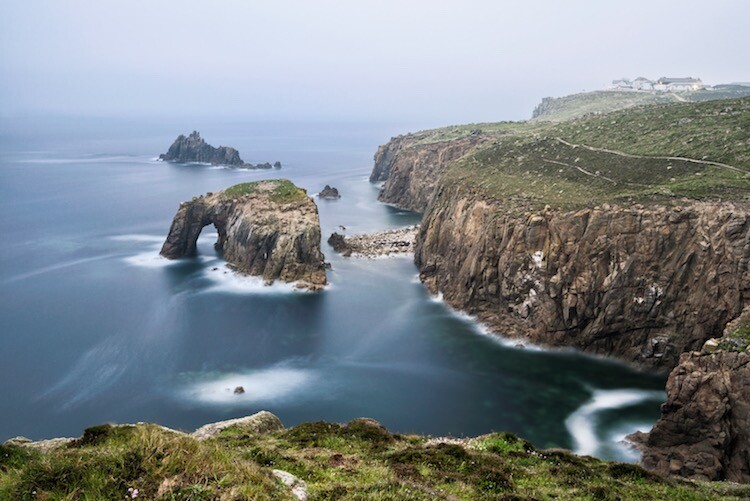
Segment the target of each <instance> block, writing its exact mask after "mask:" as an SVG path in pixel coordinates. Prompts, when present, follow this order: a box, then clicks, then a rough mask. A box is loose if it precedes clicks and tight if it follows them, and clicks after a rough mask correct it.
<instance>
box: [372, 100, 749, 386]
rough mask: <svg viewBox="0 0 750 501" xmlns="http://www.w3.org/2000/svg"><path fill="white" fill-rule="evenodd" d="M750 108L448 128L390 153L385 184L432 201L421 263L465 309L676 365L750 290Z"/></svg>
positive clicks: (383, 171)
mask: <svg viewBox="0 0 750 501" xmlns="http://www.w3.org/2000/svg"><path fill="white" fill-rule="evenodd" d="M749 118H750V101H749V100H747V99H739V100H731V101H718V102H712V103H700V104H692V103H691V104H682V105H669V106H653V107H649V108H638V109H634V110H625V111H620V112H616V113H612V114H608V115H601V116H590V117H586V118H584V119H578V120H574V121H571V122H565V123H561V124H550V123H542V124H530V123H519V124H509V123H505V124H495V125H492V124H482V125H481V126H476V125H472V126H466V127H464V128H459V127H451V128H446V129H438V130H436V131H426V132H422V133H417V134H416V135H409V136H400V137H398V138H395V139H394V140H393V141H392V142H391V143H389V144H387V145H385V146H383V147H381V148H380V149H379V151H378V154H377V155H376V157H375V168H374V171H373V178H374V179H381V180H382V179H383V177H385V178H386V179H385V184H384V185H383V190H382V192H381V194H380V199H381V200H383V201H386V202H391V203H394V204H396V205H398V206H399V207H404V208H409V209H414V210H418V211H424V220H423V224H422V225H421V229H420V232H419V235H418V236H417V241H416V254H415V260H416V263H417V265H418V266H419V268H420V276H421V278H422V280H423V281H424V282H425V284H426V285H427V286H428V288H430V289H431V290H432V292H434V293H442V294H443V297H444V298H445V300H446V301H447V302H448V303H449V304H451V305H452V306H453V307H456V308H459V309H462V310H465V311H467V312H469V313H472V314H475V315H477V316H478V317H479V318H480V319H481V320H483V321H484V322H487V323H488V324H489V325H490V326H491V327H492V328H493V329H494V330H495V331H497V332H499V333H502V334H504V335H509V336H515V337H519V338H525V339H528V340H529V341H531V342H534V343H540V344H546V345H552V346H572V347H576V348H577V349H580V350H583V351H589V352H592V353H597V354H602V355H607V356H612V357H617V358H620V359H623V360H625V361H627V362H630V363H632V364H634V365H637V366H640V367H644V368H648V369H654V370H658V371H662V372H666V371H669V370H671V369H672V368H673V367H674V366H675V365H676V363H677V361H678V359H679V356H680V354H681V353H682V352H684V351H686V350H694V349H697V348H699V347H700V346H701V345H702V344H703V342H704V341H706V340H707V339H709V338H711V337H716V336H717V333H720V332H721V330H722V329H723V326H724V325H725V324H726V322H728V321H729V320H731V319H733V318H734V317H736V316H737V315H739V313H740V312H741V311H742V308H743V307H744V305H745V304H746V302H747V301H748V300H749V299H750V271H748V258H749V257H750V222H749V219H748V217H749V216H750V206H749V205H748V201H747V199H748V195H749V194H750V147H748V144H749V143H748V131H747V128H746V127H745V125H746V123H747V122H748V119H749ZM478 128H481V132H478V131H477V130H478ZM717 130H723V131H724V132H725V137H726V139H725V140H724V142H723V143H721V144H717V142H716V139H715V137H716V136H715V135H713V134H712V133H711V131H717ZM726 131H729V133H726ZM449 159H452V160H449Z"/></svg>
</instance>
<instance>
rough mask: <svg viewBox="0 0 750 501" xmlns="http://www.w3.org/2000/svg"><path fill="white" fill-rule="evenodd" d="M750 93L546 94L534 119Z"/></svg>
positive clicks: (723, 89)
mask: <svg viewBox="0 0 750 501" xmlns="http://www.w3.org/2000/svg"><path fill="white" fill-rule="evenodd" d="M748 96H750V87H745V86H741V85H718V86H716V87H714V88H713V89H711V90H706V89H701V90H696V91H688V92H679V93H677V94H673V93H667V92H643V91H639V92H633V91H610V90H606V91H605V90H602V91H594V92H582V93H580V94H572V95H570V96H564V97H545V98H544V99H543V100H542V102H541V103H539V105H538V106H537V107H536V108H535V109H534V112H533V114H532V120H533V121H548V122H564V121H567V120H572V119H574V118H578V117H581V116H584V115H588V114H603V113H610V112H612V111H617V110H622V109H626V108H633V107H636V106H649V105H654V104H669V103H680V102H701V101H714V100H719V99H732V98H739V97H748Z"/></svg>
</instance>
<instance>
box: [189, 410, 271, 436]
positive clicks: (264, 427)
mask: <svg viewBox="0 0 750 501" xmlns="http://www.w3.org/2000/svg"><path fill="white" fill-rule="evenodd" d="M227 428H237V429H239V430H241V431H243V432H246V433H250V434H263V433H272V432H274V431H281V430H283V429H284V425H283V424H282V423H281V420H280V419H279V418H278V417H277V416H276V415H275V414H272V413H270V412H268V411H260V412H256V413H255V414H253V415H251V416H245V417H241V418H237V419H228V420H226V421H218V422H216V423H209V424H206V425H203V426H201V427H200V428H198V429H197V430H195V431H194V432H193V433H192V435H191V436H192V437H193V438H195V439H197V440H207V439H209V438H213V437H215V436H217V435H218V434H219V433H221V432H222V431H223V430H226V429H227Z"/></svg>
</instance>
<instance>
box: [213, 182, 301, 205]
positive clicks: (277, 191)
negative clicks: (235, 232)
mask: <svg viewBox="0 0 750 501" xmlns="http://www.w3.org/2000/svg"><path fill="white" fill-rule="evenodd" d="M221 195H222V196H223V197H224V198H238V197H242V196H244V195H267V196H268V198H269V199H270V200H271V201H273V202H275V203H278V204H287V203H291V202H296V201H298V200H303V199H304V198H306V197H307V192H306V191H305V190H303V189H302V188H298V187H297V186H295V185H294V183H292V182H291V181H289V180H288V179H272V180H266V181H254V182H251V183H240V184H236V185H234V186H232V187H230V188H227V189H225V190H223V191H222V192H221Z"/></svg>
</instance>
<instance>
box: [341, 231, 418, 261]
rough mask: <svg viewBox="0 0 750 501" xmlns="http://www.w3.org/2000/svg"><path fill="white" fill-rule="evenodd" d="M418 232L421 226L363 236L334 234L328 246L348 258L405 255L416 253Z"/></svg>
mask: <svg viewBox="0 0 750 501" xmlns="http://www.w3.org/2000/svg"><path fill="white" fill-rule="evenodd" d="M418 231H419V226H410V227H408V228H398V229H395V230H385V231H379V232H377V233H365V234H363V235H352V236H344V235H340V234H339V233H333V234H332V235H331V236H330V237H329V238H328V244H329V245H330V246H331V247H333V250H335V251H336V252H338V253H339V254H342V255H344V256H347V257H348V256H352V255H354V256H358V257H369V258H373V257H379V256H389V255H392V254H405V253H411V252H414V240H415V238H416V236H417V232H418Z"/></svg>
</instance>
